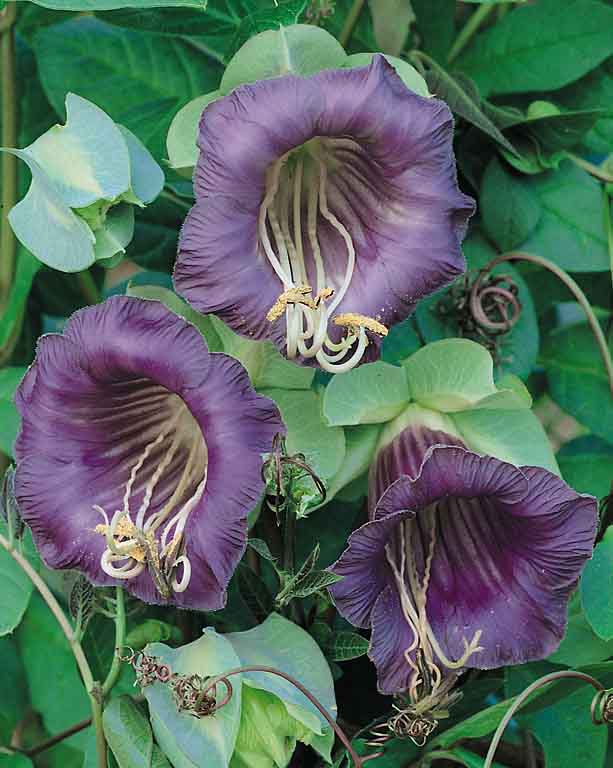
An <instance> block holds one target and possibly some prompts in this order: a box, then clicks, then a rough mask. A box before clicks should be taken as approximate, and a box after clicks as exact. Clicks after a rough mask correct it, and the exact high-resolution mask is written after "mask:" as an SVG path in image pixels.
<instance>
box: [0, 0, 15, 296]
mask: <svg viewBox="0 0 613 768" xmlns="http://www.w3.org/2000/svg"><path fill="white" fill-rule="evenodd" d="M16 18H17V8H16V3H12V2H11V3H8V4H7V5H6V7H5V8H4V10H3V11H2V12H0V71H1V73H2V74H1V78H2V81H1V82H2V146H3V147H14V146H15V145H16V144H17V83H16V80H17V78H16V72H15V20H16ZM16 202H17V158H16V157H15V156H14V155H12V154H10V153H9V152H3V153H2V222H1V225H0V254H2V258H1V259H0V307H3V306H4V304H5V302H6V300H7V298H8V296H9V293H10V290H11V283H12V280H13V273H14V270H15V257H16V255H17V241H16V240H15V235H14V233H13V230H12V229H11V225H10V224H9V221H8V213H9V211H10V210H11V208H12V207H13V206H14V205H15V203H16Z"/></svg>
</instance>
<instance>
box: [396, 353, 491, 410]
mask: <svg viewBox="0 0 613 768" xmlns="http://www.w3.org/2000/svg"><path fill="white" fill-rule="evenodd" d="M404 369H405V372H406V375H407V380H408V384H409V391H410V394H411V399H412V400H414V401H415V402H417V403H419V404H420V405H422V406H424V407H425V408H432V409H434V410H438V411H443V412H450V413H452V412H454V411H460V410H463V409H464V408H468V407H470V406H471V405H474V404H475V403H477V402H479V400H482V399H483V398H485V397H488V396H490V395H494V394H496V393H497V391H498V390H497V389H496V386H495V384H494V364H493V361H492V356H491V355H490V353H489V352H488V351H487V350H486V349H485V347H482V346H481V345H480V344H477V343H476V342H474V341H470V340H469V339H443V340H441V341H435V342H432V343H431V344H428V345H427V346H426V347H422V348H421V349H419V350H417V352H415V354H413V355H411V357H409V359H408V360H406V361H405V362H404Z"/></svg>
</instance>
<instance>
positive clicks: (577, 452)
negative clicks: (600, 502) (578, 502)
mask: <svg viewBox="0 0 613 768" xmlns="http://www.w3.org/2000/svg"><path fill="white" fill-rule="evenodd" d="M557 459H558V463H559V465H560V469H561V471H562V477H563V478H564V480H565V481H566V482H567V483H568V484H569V485H570V486H571V487H572V488H574V489H575V490H576V491H579V493H591V494H592V495H593V496H596V498H597V499H603V498H604V497H605V496H607V495H608V494H609V492H610V490H611V483H612V482H613V469H612V467H613V445H611V443H607V442H605V441H604V440H601V439H600V438H598V437H594V436H593V435H588V436H585V437H578V438H576V439H575V440H571V441H570V442H569V443H565V445H563V446H562V449H561V450H560V451H559V452H558V455H557Z"/></svg>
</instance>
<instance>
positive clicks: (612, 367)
mask: <svg viewBox="0 0 613 768" xmlns="http://www.w3.org/2000/svg"><path fill="white" fill-rule="evenodd" d="M505 261H528V262H530V263H532V264H538V266H540V267H543V268H544V269H547V270H549V272H552V273H553V274H554V275H555V276H556V277H558V278H559V279H560V280H561V281H562V282H563V283H564V285H565V286H566V287H567V288H568V289H569V291H570V292H571V293H572V294H573V296H574V297H575V299H576V300H577V303H578V304H579V305H580V306H581V308H582V309H583V311H584V312H585V316H586V318H587V321H588V323H589V325H590V328H591V329H592V333H593V334H594V338H595V340H596V343H597V345H598V349H599V351H600V356H601V357H602V361H603V363H604V366H605V369H606V372H607V378H608V380H609V389H610V390H611V394H612V395H613V361H612V360H611V352H610V350H609V345H608V344H607V340H606V338H605V335H604V333H603V331H602V328H601V327H600V323H599V322H598V318H597V317H596V315H595V313H594V310H593V309H592V305H591V304H590V302H589V301H588V299H587V296H586V295H585V293H583V291H582V290H581V288H580V287H579V285H578V284H577V283H576V282H575V281H574V280H573V278H572V277H571V276H570V275H569V274H568V273H567V272H565V271H564V270H563V269H561V268H560V267H558V265H557V264H554V263H553V262H552V261H549V259H545V258H543V257H542V256H537V255H536V254H533V253H526V252H525V251H509V253H503V254H501V255H500V256H496V257H495V258H493V259H491V261H488V263H487V264H486V265H485V266H484V267H483V269H482V270H481V272H480V277H479V278H477V281H480V280H481V277H482V276H484V275H486V274H487V273H488V272H490V271H491V270H492V269H494V267H496V266H497V265H498V264H502V263H503V262H505Z"/></svg>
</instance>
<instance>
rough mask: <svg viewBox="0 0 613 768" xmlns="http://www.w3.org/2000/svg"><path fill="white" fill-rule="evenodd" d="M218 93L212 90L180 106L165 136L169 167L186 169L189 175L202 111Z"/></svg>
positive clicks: (196, 150)
mask: <svg viewBox="0 0 613 768" xmlns="http://www.w3.org/2000/svg"><path fill="white" fill-rule="evenodd" d="M220 95H221V94H220V92H219V91H213V92H212V93H207V94H205V95H204V96H198V97H197V98H195V99H192V101H190V102H189V103H187V104H186V105H185V106H184V107H181V109H180V110H179V111H178V112H177V114H176V115H175V116H174V117H173V119H172V123H171V124H170V128H169V129H168V136H167V138H166V149H167V150H168V160H169V162H170V166H171V168H174V169H175V170H186V169H187V170H188V171H189V172H190V175H191V169H192V168H193V167H194V166H195V165H196V161H197V160H198V154H199V152H200V150H199V149H198V147H197V146H196V138H197V136H198V125H199V123H200V118H201V116H202V112H203V111H204V109H205V107H207V106H208V105H209V104H210V103H211V102H213V101H215V99H218V98H219V96H220Z"/></svg>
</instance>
